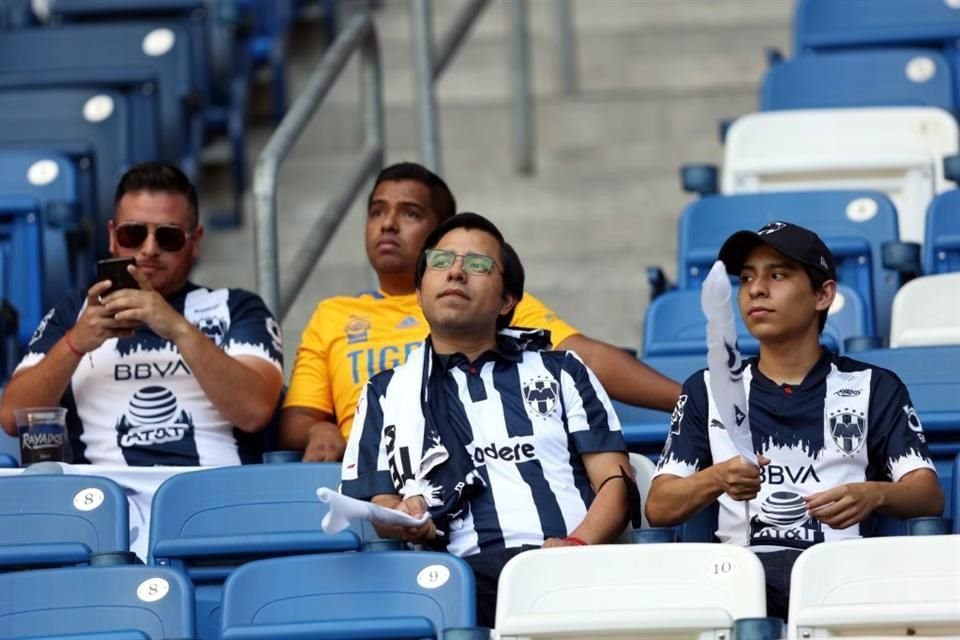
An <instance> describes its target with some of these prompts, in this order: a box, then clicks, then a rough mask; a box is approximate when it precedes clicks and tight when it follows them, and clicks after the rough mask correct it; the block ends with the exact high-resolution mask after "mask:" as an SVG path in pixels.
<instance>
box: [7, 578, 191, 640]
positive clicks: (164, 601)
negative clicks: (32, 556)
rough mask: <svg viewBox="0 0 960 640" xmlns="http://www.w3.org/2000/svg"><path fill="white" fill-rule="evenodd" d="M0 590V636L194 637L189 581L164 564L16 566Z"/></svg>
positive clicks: (113, 639)
mask: <svg viewBox="0 0 960 640" xmlns="http://www.w3.org/2000/svg"><path fill="white" fill-rule="evenodd" d="M0 593H2V594H3V596H2V597H0V640H7V639H10V640H13V639H14V638H18V639H19V638H28V637H30V638H41V637H42V638H47V639H50V640H54V639H58V638H59V639H62V640H67V639H77V640H79V638H83V637H88V638H99V639H102V640H126V639H132V638H150V639H152V640H163V639H165V638H169V639H171V640H173V639H183V638H192V637H194V628H193V597H192V593H191V589H190V583H189V582H188V581H187V579H186V578H184V577H183V575H182V574H181V573H180V572H178V571H174V570H171V569H166V568H163V567H145V566H115V567H74V568H64V569H41V570H37V571H17V572H13V573H6V574H3V575H0Z"/></svg>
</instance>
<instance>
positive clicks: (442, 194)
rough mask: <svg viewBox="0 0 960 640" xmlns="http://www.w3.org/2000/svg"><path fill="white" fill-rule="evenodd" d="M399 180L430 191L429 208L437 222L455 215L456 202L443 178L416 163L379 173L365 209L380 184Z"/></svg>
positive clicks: (406, 163) (391, 166)
mask: <svg viewBox="0 0 960 640" xmlns="http://www.w3.org/2000/svg"><path fill="white" fill-rule="evenodd" d="M400 180H412V181H414V182H419V183H420V184H422V185H423V186H425V187H426V188H427V189H429V190H430V208H431V209H432V210H433V212H434V214H436V216H437V222H444V221H445V220H448V219H449V218H452V217H453V216H454V215H455V214H456V213H457V201H456V199H455V198H454V197H453V193H451V191H450V187H448V186H447V183H446V182H444V181H443V178H441V177H440V176H438V175H437V174H435V173H434V172H433V171H430V169H427V168H426V167H425V166H423V165H421V164H417V163H416V162H398V163H396V164H392V165H390V166H389V167H386V168H385V169H384V170H383V171H381V172H380V173H379V174H378V175H377V180H376V182H374V183H373V189H371V190H370V196H369V197H368V198H367V209H369V208H370V205H372V204H373V194H374V193H375V192H376V190H377V187H379V186H380V183H381V182H387V181H392V182H397V181H400Z"/></svg>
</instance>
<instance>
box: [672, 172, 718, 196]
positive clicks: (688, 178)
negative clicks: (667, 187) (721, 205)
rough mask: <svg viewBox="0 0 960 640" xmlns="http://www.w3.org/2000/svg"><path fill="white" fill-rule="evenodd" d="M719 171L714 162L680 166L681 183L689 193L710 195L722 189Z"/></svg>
mask: <svg viewBox="0 0 960 640" xmlns="http://www.w3.org/2000/svg"><path fill="white" fill-rule="evenodd" d="M719 184H720V182H719V171H718V170H717V167H716V165H712V164H686V165H683V166H682V167H680V185H681V186H682V187H683V190H684V191H686V192H687V193H698V194H700V195H701V196H709V195H713V194H715V193H718V192H719V191H720V187H719Z"/></svg>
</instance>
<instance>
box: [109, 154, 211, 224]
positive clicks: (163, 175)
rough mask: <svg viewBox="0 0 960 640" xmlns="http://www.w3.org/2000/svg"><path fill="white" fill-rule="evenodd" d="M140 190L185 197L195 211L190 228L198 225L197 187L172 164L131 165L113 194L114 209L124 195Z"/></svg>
mask: <svg viewBox="0 0 960 640" xmlns="http://www.w3.org/2000/svg"><path fill="white" fill-rule="evenodd" d="M138 191H148V192H151V193H176V194H179V195H181V196H183V197H185V198H186V199H187V202H188V203H189V204H190V210H191V212H192V213H193V224H192V225H191V227H190V228H191V229H193V228H195V227H196V226H197V223H198V222H199V211H200V206H199V201H198V199H197V189H196V187H194V186H193V183H192V182H190V178H188V177H187V176H186V175H184V173H183V171H180V169H178V168H176V167H175V166H173V165H172V164H167V163H165V162H144V163H142V164H138V165H135V166H133V167H131V168H130V170H129V171H127V172H126V173H125V174H123V177H122V178H120V183H119V184H117V191H116V194H114V196H113V209H114V211H116V209H117V205H119V204H120V200H122V199H123V196H125V195H127V194H128V193H137V192H138Z"/></svg>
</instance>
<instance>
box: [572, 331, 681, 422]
mask: <svg viewBox="0 0 960 640" xmlns="http://www.w3.org/2000/svg"><path fill="white" fill-rule="evenodd" d="M557 348H560V349H567V350H570V351H575V352H576V353H577V355H579V356H580V357H581V358H583V361H584V362H585V363H586V364H587V366H588V367H590V369H591V370H592V371H593V372H594V374H596V376H597V378H598V379H599V380H600V383H601V384H602V385H603V387H604V389H606V390H607V393H608V394H610V396H611V397H613V398H615V399H617V400H619V401H620V402H625V403H627V404H634V405H639V406H642V407H649V408H651V409H660V410H662V411H671V410H673V407H674V405H675V404H676V403H677V396H679V395H680V385H679V384H678V383H676V382H674V381H673V380H671V379H670V378H667V377H665V376H663V375H660V374H659V373H658V372H656V371H654V370H653V369H651V368H650V367H648V366H647V365H645V364H643V363H642V362H640V361H639V360H637V359H636V358H634V357H633V356H632V355H630V354H629V353H627V352H626V351H624V350H623V349H618V348H617V347H614V346H613V345H609V344H607V343H605V342H600V341H599V340H594V339H593V338H588V337H586V336H584V335H580V334H576V335H572V336H570V337H569V338H567V339H566V340H564V341H563V342H561V343H560V344H559V345H557Z"/></svg>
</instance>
